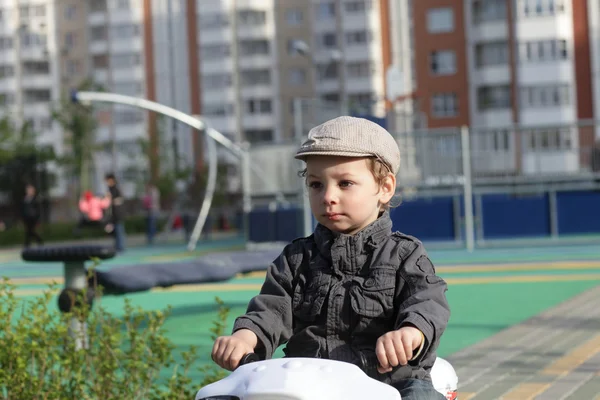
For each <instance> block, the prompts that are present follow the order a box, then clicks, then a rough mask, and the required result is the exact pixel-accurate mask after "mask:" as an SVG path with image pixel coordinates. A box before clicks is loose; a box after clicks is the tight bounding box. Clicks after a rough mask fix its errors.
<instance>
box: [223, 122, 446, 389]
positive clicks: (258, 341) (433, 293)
mask: <svg viewBox="0 0 600 400" xmlns="http://www.w3.org/2000/svg"><path fill="white" fill-rule="evenodd" d="M296 158H298V159H301V160H303V161H305V162H306V169H305V171H303V175H304V176H305V179H306V184H307V185H308V190H309V198H310V206H311V210H312V213H313V215H314V217H315V218H316V219H317V221H318V222H319V224H318V226H317V227H316V228H315V232H314V233H313V234H312V235H311V236H309V237H307V238H302V239H297V240H295V241H293V242H292V243H291V244H289V245H287V246H286V247H285V249H284V250H283V252H282V254H281V255H280V256H279V257H278V258H277V259H276V260H275V261H274V262H273V264H271V266H270V267H269V269H268V271H267V277H266V280H265V283H264V284H263V287H262V289H261V292H260V294H259V295H257V296H256V297H254V298H253V299H252V300H251V301H250V304H249V306H248V310H247V313H246V314H245V315H243V316H241V317H239V318H238V319H237V320H236V322H235V325H234V328H233V334H232V335H231V336H224V337H220V338H217V340H216V341H215V344H214V347H213V352H212V358H213V360H214V361H215V362H216V363H217V364H218V365H220V366H221V367H223V368H227V369H230V370H233V369H235V368H236V367H237V366H238V365H239V362H240V359H241V358H242V357H243V356H244V355H245V354H247V353H251V352H255V353H257V354H258V355H260V356H261V357H263V358H270V357H271V356H272V354H273V352H274V351H275V349H276V348H277V347H278V346H279V345H280V344H283V343H287V345H286V348H285V350H284V352H285V354H286V356H287V357H318V358H329V359H334V360H340V361H346V362H350V363H353V364H356V365H358V366H359V367H361V368H362V369H363V370H364V371H365V373H367V374H368V375H369V376H371V377H373V378H375V379H378V380H380V381H383V382H386V383H389V384H390V385H392V386H394V387H395V388H397V389H398V390H399V391H400V394H401V395H402V398H403V399H404V400H410V399H413V400H416V399H443V398H444V397H443V396H442V395H441V394H440V393H438V392H436V391H435V389H434V388H433V385H432V384H431V380H430V377H429V371H430V370H431V367H432V366H433V363H434V361H435V358H436V353H435V350H436V348H437V347H438V344H439V341H440V337H441V335H442V333H443V332H444V330H445V328H446V325H447V323H448V319H449V317H450V310H449V306H448V303H447V301H446V296H445V291H446V288H447V287H446V283H445V282H444V281H443V280H442V279H441V278H439V277H438V276H436V274H435V270H434V268H433V265H432V264H431V261H430V260H429V258H428V257H427V254H426V252H425V250H424V248H423V245H422V244H421V243H420V242H419V241H418V240H416V239H415V238H413V237H410V236H406V235H403V234H401V233H392V231H391V228H392V221H391V219H390V216H389V211H388V208H389V202H390V201H391V199H392V197H393V196H394V193H395V190H396V174H397V173H398V170H399V168H400V151H399V149H398V145H397V143H396V141H395V140H394V138H393V137H392V136H391V135H390V134H389V133H388V132H387V131H386V130H385V129H383V128H382V127H380V126H379V125H377V124H375V123H373V122H370V121H368V120H366V119H362V118H353V117H339V118H336V119H333V120H330V121H328V122H325V123H324V124H322V125H319V126H317V127H315V128H313V129H312V130H311V131H310V132H309V135H308V140H307V141H306V142H304V144H302V146H301V147H300V149H299V150H298V152H297V153H296Z"/></svg>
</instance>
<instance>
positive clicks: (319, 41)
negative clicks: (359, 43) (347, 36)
mask: <svg viewBox="0 0 600 400" xmlns="http://www.w3.org/2000/svg"><path fill="white" fill-rule="evenodd" d="M315 39H316V40H315V41H316V45H317V48H319V49H333V48H336V47H337V35H336V33H335V32H327V33H323V34H321V35H317V37H316V38H315Z"/></svg>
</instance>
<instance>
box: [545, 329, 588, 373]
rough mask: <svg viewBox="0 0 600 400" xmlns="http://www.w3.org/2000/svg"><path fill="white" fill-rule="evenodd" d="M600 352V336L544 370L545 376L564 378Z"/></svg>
mask: <svg viewBox="0 0 600 400" xmlns="http://www.w3.org/2000/svg"><path fill="white" fill-rule="evenodd" d="M598 352H600V335H597V336H595V337H594V338H592V339H591V340H589V341H587V342H585V343H583V344H581V345H579V346H577V347H576V348H575V349H573V350H571V351H570V352H568V353H567V354H565V355H564V356H562V357H561V358H559V359H558V360H556V361H554V362H553V363H552V364H550V365H549V366H547V367H546V368H544V370H543V371H542V374H543V375H552V376H557V377H562V376H564V375H567V374H568V373H569V372H571V371H573V370H574V369H575V368H577V367H578V366H580V365H581V364H583V363H584V362H586V361H587V360H589V359H590V358H591V357H593V356H594V355H595V354H597V353H598Z"/></svg>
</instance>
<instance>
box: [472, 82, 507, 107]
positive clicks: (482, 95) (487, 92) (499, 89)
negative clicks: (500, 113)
mask: <svg viewBox="0 0 600 400" xmlns="http://www.w3.org/2000/svg"><path fill="white" fill-rule="evenodd" d="M477 105H478V107H479V110H482V111H483V110H492V109H498V108H509V107H511V105H512V101H511V98H510V87H509V86H508V85H503V86H482V87H480V88H478V89H477Z"/></svg>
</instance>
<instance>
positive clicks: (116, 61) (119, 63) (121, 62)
mask: <svg viewBox="0 0 600 400" xmlns="http://www.w3.org/2000/svg"><path fill="white" fill-rule="evenodd" d="M141 62H142V58H141V56H140V55H139V54H137V53H122V54H114V55H113V56H112V58H111V61H110V65H111V67H113V68H131V67H135V66H137V65H140V63H141Z"/></svg>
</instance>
